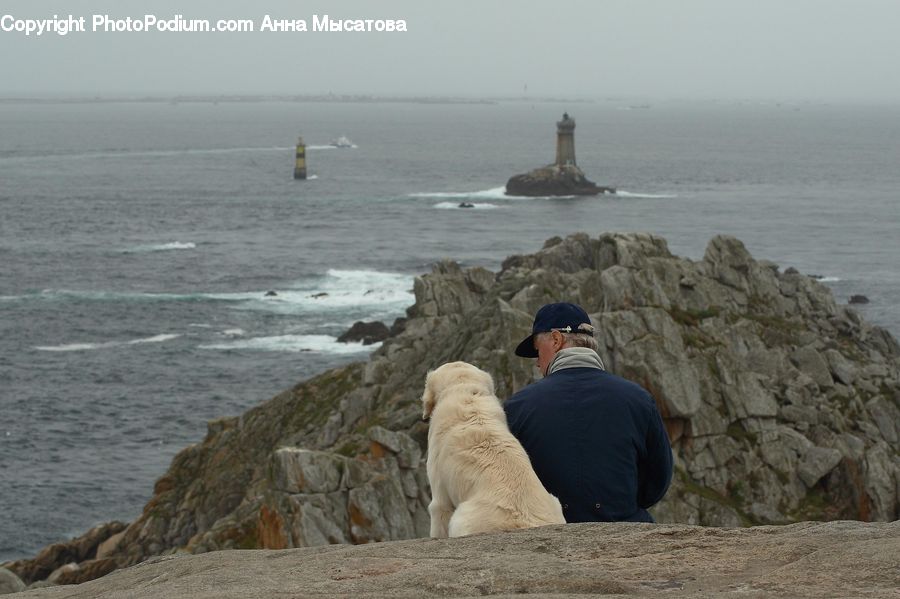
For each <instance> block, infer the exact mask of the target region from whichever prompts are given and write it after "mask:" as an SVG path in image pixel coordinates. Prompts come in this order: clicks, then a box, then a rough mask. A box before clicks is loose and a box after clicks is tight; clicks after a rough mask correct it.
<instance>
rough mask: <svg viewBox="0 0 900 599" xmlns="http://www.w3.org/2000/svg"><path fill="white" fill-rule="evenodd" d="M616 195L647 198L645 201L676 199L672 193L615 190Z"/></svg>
mask: <svg viewBox="0 0 900 599" xmlns="http://www.w3.org/2000/svg"><path fill="white" fill-rule="evenodd" d="M616 195H617V196H620V197H623V198H647V199H651V200H653V199H667V198H677V197H678V196H677V195H675V194H673V193H633V192H630V191H622V190H621V189H617V190H616Z"/></svg>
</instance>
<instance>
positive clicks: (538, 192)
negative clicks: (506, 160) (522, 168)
mask: <svg viewBox="0 0 900 599" xmlns="http://www.w3.org/2000/svg"><path fill="white" fill-rule="evenodd" d="M606 193H616V189H615V187H606V186H604V185H597V184H596V183H594V182H593V181H591V180H590V179H588V178H587V177H585V176H584V173H583V172H582V171H581V169H580V168H578V165H577V164H576V163H575V119H573V118H572V117H570V116H569V113H568V112H566V113H563V116H562V120H560V121H556V162H554V163H553V164H548V165H547V166H543V167H540V168H536V169H532V170H530V171H529V172H527V173H524V174H522V175H513V176H512V177H510V178H509V181H507V182H506V195H508V196H526V197H552V196H594V195H598V194H606Z"/></svg>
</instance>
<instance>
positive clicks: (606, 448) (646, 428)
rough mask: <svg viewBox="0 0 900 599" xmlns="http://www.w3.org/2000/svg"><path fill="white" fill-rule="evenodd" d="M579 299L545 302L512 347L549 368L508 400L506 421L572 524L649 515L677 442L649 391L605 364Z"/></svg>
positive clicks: (540, 366) (667, 474)
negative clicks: (608, 369)
mask: <svg viewBox="0 0 900 599" xmlns="http://www.w3.org/2000/svg"><path fill="white" fill-rule="evenodd" d="M597 347H598V345H597V341H596V340H595V339H594V327H593V326H591V320H590V318H589V317H588V315H587V313H586V312H585V311H584V310H583V309H581V308H580V307H579V306H576V305H575V304H568V303H559V304H547V305H546V306H544V307H543V308H541V309H540V310H538V313H537V315H536V316H535V317H534V325H533V326H532V334H531V335H529V336H528V337H526V338H525V340H524V341H522V343H520V344H519V346H518V347H517V348H516V355H518V356H521V357H525V358H537V367H538V369H539V370H540V371H541V374H542V375H543V376H544V378H543V379H541V380H540V381H538V382H536V383H534V384H532V385H529V386H527V387H525V388H524V389H522V390H521V391H519V392H518V393H516V394H515V395H513V396H512V397H511V398H509V400H507V401H506V403H505V404H504V408H505V410H506V416H507V419H508V420H509V428H510V430H511V431H512V433H513V434H514V435H515V436H516V438H518V439H519V441H520V442H521V443H522V445H523V446H524V447H525V451H527V452H528V456H529V457H530V458H531V464H532V466H534V470H535V472H536V473H537V475H538V478H540V479H541V482H542V483H543V484H544V487H546V489H547V490H548V491H549V492H550V493H552V494H553V495H555V496H556V497H557V498H559V501H560V503H562V506H563V514H564V515H565V517H566V521H567V522H592V521H594V522H596V521H602V522H611V521H623V520H624V521H631V522H653V518H652V517H651V516H650V514H649V513H648V512H647V508H649V507H650V506H652V505H653V504H655V503H656V502H658V501H659V500H660V499H662V498H663V496H664V495H665V494H666V490H667V489H668V488H669V483H670V482H671V480H672V449H671V447H670V446H669V437H668V435H667V434H666V429H665V427H664V426H663V422H662V418H661V417H660V415H659V411H658V410H657V409H656V403H655V402H654V401H653V398H652V397H651V396H650V394H649V393H647V391H645V390H644V389H643V388H641V387H640V386H639V385H636V384H634V383H632V382H630V381H626V380H625V379H623V378H621V377H618V376H615V375H613V374H610V373H608V372H606V370H605V369H604V367H603V362H602V361H601V359H600V356H599V355H598V354H597Z"/></svg>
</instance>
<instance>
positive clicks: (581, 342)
mask: <svg viewBox="0 0 900 599" xmlns="http://www.w3.org/2000/svg"><path fill="white" fill-rule="evenodd" d="M549 334H550V333H538V336H541V335H549ZM559 334H560V335H562V336H563V347H586V348H588V349H592V350H594V351H595V352H597V353H599V352H600V344H599V343H597V339H595V338H594V336H593V335H585V334H584V333H563V332H562V331H560V332H559Z"/></svg>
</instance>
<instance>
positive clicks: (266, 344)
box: [199, 335, 381, 354]
mask: <svg viewBox="0 0 900 599" xmlns="http://www.w3.org/2000/svg"><path fill="white" fill-rule="evenodd" d="M380 345H381V344H380V343H373V344H372V345H363V344H362V343H339V342H338V340H337V339H336V338H335V337H331V336H329V335H276V336H272V337H253V338H250V339H240V340H237V341H228V342H225V343H213V344H209V345H201V346H199V347H200V349H213V350H225V351H228V350H240V349H246V350H255V351H283V352H319V353H328V354H358V353H362V352H369V351H372V350H374V349H376V348H378V347H379V346H380Z"/></svg>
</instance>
